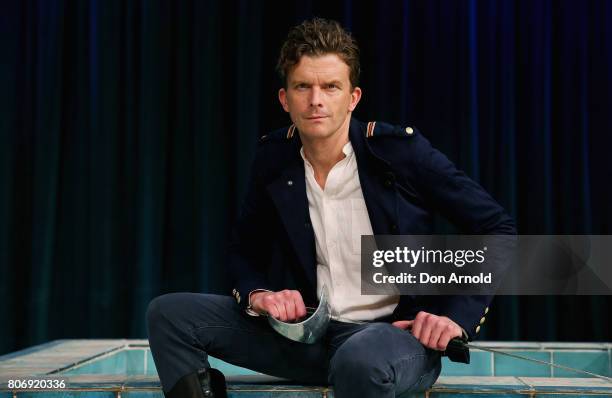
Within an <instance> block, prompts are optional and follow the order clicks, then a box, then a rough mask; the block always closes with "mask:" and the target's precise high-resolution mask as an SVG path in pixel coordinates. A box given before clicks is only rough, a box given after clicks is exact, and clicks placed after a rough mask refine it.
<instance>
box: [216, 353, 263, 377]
mask: <svg viewBox="0 0 612 398" xmlns="http://www.w3.org/2000/svg"><path fill="white" fill-rule="evenodd" d="M208 363H210V366H211V367H213V368H216V369H219V370H220V371H221V372H223V374H224V375H226V376H232V375H257V374H260V373H258V372H255V371H253V370H250V369H247V368H242V367H240V366H236V365H232V364H231V363H227V362H224V361H222V360H220V359H217V358H214V357H210V356H209V357H208Z"/></svg>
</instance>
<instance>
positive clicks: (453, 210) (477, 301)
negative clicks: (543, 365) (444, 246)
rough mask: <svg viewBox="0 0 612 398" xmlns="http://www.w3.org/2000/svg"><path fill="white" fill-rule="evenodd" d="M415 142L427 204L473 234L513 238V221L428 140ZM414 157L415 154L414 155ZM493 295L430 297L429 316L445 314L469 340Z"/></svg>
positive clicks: (476, 330)
mask: <svg viewBox="0 0 612 398" xmlns="http://www.w3.org/2000/svg"><path fill="white" fill-rule="evenodd" d="M415 139H416V140H417V141H416V151H417V153H418V155H417V156H415V157H416V159H418V164H417V165H416V170H417V184H418V186H419V191H420V192H421V193H422V195H423V197H424V199H425V200H426V201H427V203H428V205H430V206H432V208H433V209H434V210H435V211H437V212H439V213H440V214H441V215H443V216H444V217H446V218H447V219H448V220H449V221H451V222H452V223H453V224H455V225H456V226H457V227H458V228H459V229H460V230H461V232H462V233H467V234H473V235H487V234H491V235H516V226H515V223H514V221H513V219H512V218H511V217H510V216H509V215H508V214H507V213H506V211H505V210H504V209H503V208H502V207H501V206H500V205H499V204H498V203H497V202H496V201H495V200H494V199H493V198H492V197H491V195H489V194H488V193H487V192H486V191H485V190H484V189H483V188H482V187H481V186H480V185H479V184H478V183H476V182H475V181H473V180H472V179H470V178H469V177H468V176H467V175H466V174H465V173H464V172H463V171H461V170H458V169H457V168H456V167H455V165H454V164H453V163H452V162H451V161H450V160H449V159H448V158H447V157H446V156H445V155H444V154H442V153H441V152H440V151H438V150H436V149H435V148H433V147H432V146H431V144H430V143H429V141H428V140H427V139H426V138H424V137H423V136H422V135H420V134H418V135H417V136H416V137H415ZM415 155H416V154H415ZM492 299H493V296H490V295H489V296H487V295H480V296H477V295H474V296H468V295H465V296H430V297H429V299H428V300H426V306H429V308H430V310H431V312H432V313H437V314H440V315H446V316H448V317H449V318H450V319H452V320H454V321H455V322H456V323H458V324H459V325H460V326H461V327H462V328H463V329H464V330H465V331H466V332H467V334H468V337H469V338H470V339H473V338H475V337H476V335H477V334H478V332H479V331H480V326H481V325H482V324H483V323H484V321H485V315H486V314H487V312H488V311H489V308H488V305H489V303H490V302H491V300H492Z"/></svg>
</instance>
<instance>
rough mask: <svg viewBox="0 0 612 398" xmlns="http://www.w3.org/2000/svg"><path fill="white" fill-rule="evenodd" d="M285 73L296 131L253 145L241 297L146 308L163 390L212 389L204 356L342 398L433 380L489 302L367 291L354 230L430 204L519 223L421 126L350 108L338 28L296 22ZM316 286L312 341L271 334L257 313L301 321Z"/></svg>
mask: <svg viewBox="0 0 612 398" xmlns="http://www.w3.org/2000/svg"><path fill="white" fill-rule="evenodd" d="M278 69H279V72H280V75H281V77H282V79H283V82H284V87H283V88H281V89H280V91H279V95H278V96H279V100H280V103H281V105H282V107H283V109H284V110H285V111H286V112H288V113H289V115H290V117H291V120H292V122H293V124H292V125H291V126H290V127H288V128H284V129H281V130H278V131H275V132H273V133H271V134H268V135H267V136H264V137H262V139H261V142H260V145H259V148H258V150H257V154H256V159H255V162H254V166H253V176H252V179H251V182H250V186H249V190H248V193H247V197H246V200H245V204H244V207H243V211H242V214H241V216H240V217H239V219H238V221H237V224H236V227H235V229H234V233H233V236H232V240H231V243H230V248H229V265H230V267H231V270H232V273H233V275H234V278H235V283H236V287H235V289H234V290H233V295H234V298H235V301H234V300H233V299H231V298H229V297H225V296H215V295H205V294H192V293H177V294H170V295H165V296H162V297H158V298H156V299H155V300H154V301H153V302H152V303H151V304H150V306H149V310H148V314H147V319H148V328H149V340H150V344H151V350H152V353H153V357H154V359H155V363H156V365H157V370H158V372H159V375H160V379H161V382H162V386H163V390H164V393H165V394H166V396H167V397H179V396H181V397H184V396H190V397H202V396H204V395H203V393H202V388H203V389H204V390H205V391H206V393H216V394H217V396H220V394H222V392H221V391H220V390H222V389H223V388H222V382H221V383H220V387H216V386H214V384H215V383H216V382H217V380H220V376H219V375H218V373H216V372H215V371H214V370H211V369H209V368H210V366H209V363H208V361H207V355H209V354H210V355H213V356H215V357H217V358H221V359H223V360H225V361H227V362H230V363H233V364H236V365H239V366H243V367H247V368H250V369H253V370H256V371H259V372H263V373H267V374H270V375H274V376H279V377H285V378H289V379H293V380H297V381H300V382H312V383H323V384H325V383H329V384H332V385H333V387H334V393H335V396H337V397H340V398H343V397H357V396H359V397H393V396H395V395H399V394H401V393H404V392H407V391H417V390H423V389H426V388H429V387H430V386H431V385H432V384H433V383H434V382H435V380H436V379H437V377H438V375H439V373H440V356H441V352H442V351H444V350H445V349H446V346H447V344H448V342H449V341H450V340H451V339H452V338H454V337H459V336H462V335H465V337H468V338H474V337H475V336H476V334H477V333H478V332H479V330H480V325H481V324H482V323H483V322H484V319H485V317H484V316H485V314H486V313H487V312H488V307H487V305H488V304H489V302H490V300H491V297H489V296H452V297H449V296H435V297H434V296H431V297H429V296H401V297H400V296H398V295H394V294H389V295H376V296H365V295H361V294H360V271H359V270H360V237H361V235H371V234H421V235H423V234H430V233H432V232H433V230H432V213H433V211H439V212H441V213H442V214H443V215H445V216H446V217H447V218H449V219H450V220H451V221H452V222H454V223H455V224H457V225H458V226H459V227H460V228H461V229H462V230H464V231H465V232H468V233H471V234H514V233H515V228H514V224H513V222H512V220H511V219H510V217H508V216H507V215H506V213H505V212H504V211H503V209H502V208H501V207H500V206H499V205H498V204H497V203H496V202H495V201H494V200H493V199H492V198H491V197H490V196H489V195H488V194H487V193H486V192H485V191H484V190H483V189H482V188H481V187H480V186H479V185H477V184H476V183H475V182H473V181H472V180H470V179H469V178H467V177H466V176H465V175H464V174H463V173H462V172H460V171H458V170H457V169H456V168H455V167H454V166H453V164H452V163H450V162H449V161H448V159H447V158H446V157H444V155H442V154H441V153H440V152H438V151H437V150H435V149H433V148H432V147H431V145H430V144H429V142H428V141H427V140H426V139H425V138H423V137H422V136H421V135H420V134H419V132H418V131H417V130H416V129H414V128H412V127H406V128H402V127H394V126H390V125H388V124H385V123H382V122H378V123H373V122H371V123H367V124H365V123H361V122H359V121H357V120H356V119H354V118H352V117H351V115H352V112H353V110H355V108H356V107H357V104H358V103H359V100H360V98H361V94H362V92H361V89H360V88H359V87H358V78H359V56H358V48H357V45H356V43H355V41H354V40H353V39H352V37H351V36H350V35H349V34H348V33H347V32H345V31H344V30H343V29H342V28H341V27H340V26H339V25H338V24H337V23H336V22H332V21H326V20H322V19H314V20H312V21H306V22H304V23H302V24H301V25H299V26H297V27H295V28H293V29H292V30H291V31H290V33H289V36H288V38H287V40H286V42H285V43H284V45H283V47H282V49H281V54H280V58H279V62H278ZM323 286H327V287H328V288H329V293H330V306H331V313H332V321H331V323H330V325H329V328H328V330H327V333H326V335H325V337H324V338H323V339H322V340H321V341H319V342H317V343H315V344H313V345H307V344H300V343H296V342H293V341H291V340H288V339H286V338H284V337H282V336H280V335H279V334H276V333H275V332H273V331H272V329H271V328H270V327H269V326H268V323H267V320H266V318H265V317H264V316H260V315H262V314H267V315H268V316H272V317H274V318H277V319H280V320H282V321H292V320H296V319H299V318H301V317H303V316H304V315H305V314H306V309H305V307H306V306H307V305H312V306H316V304H317V297H318V295H317V293H318V292H319V293H320V291H321V289H322V287H323ZM211 383H212V384H213V386H212V390H213V391H210V390H211ZM201 385H203V386H204V387H200V386H201ZM215 389H217V391H214V390H215Z"/></svg>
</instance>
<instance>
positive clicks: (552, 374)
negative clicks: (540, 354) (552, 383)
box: [548, 350, 555, 377]
mask: <svg viewBox="0 0 612 398" xmlns="http://www.w3.org/2000/svg"><path fill="white" fill-rule="evenodd" d="M548 354H549V355H548V362H550V363H551V364H552V363H553V357H554V354H553V350H550V351H548ZM548 367H549V368H550V377H555V367H554V366H552V365H548Z"/></svg>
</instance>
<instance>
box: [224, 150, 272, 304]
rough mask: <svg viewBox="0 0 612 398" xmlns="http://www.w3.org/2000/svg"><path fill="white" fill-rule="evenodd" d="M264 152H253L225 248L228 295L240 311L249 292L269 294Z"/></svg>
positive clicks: (268, 202)
mask: <svg viewBox="0 0 612 398" xmlns="http://www.w3.org/2000/svg"><path fill="white" fill-rule="evenodd" d="M264 151H265V148H264V146H263V145H260V146H259V147H258V149H257V152H256V155H255V160H254V161H253V164H252V167H251V177H250V180H249V184H248V188H247V193H246V196H245V199H244V201H243V204H242V208H241V211H240V214H239V216H238V218H237V220H236V222H235V224H234V227H233V229H232V233H231V237H230V241H229V245H228V261H229V270H230V274H231V277H232V281H233V284H234V289H233V291H232V293H233V295H234V298H235V299H236V301H237V302H238V304H239V305H240V306H241V307H242V308H243V309H246V307H247V306H248V304H249V303H248V301H249V293H250V292H252V291H253V290H257V289H263V290H271V289H270V286H269V282H268V279H267V277H266V272H265V265H266V264H267V261H268V259H267V257H266V255H267V254H268V253H269V250H268V249H269V246H270V242H269V239H270V237H269V236H268V234H266V233H265V228H266V227H265V226H266V220H269V219H270V217H271V216H272V214H271V203H270V201H269V200H268V199H267V196H266V192H265V185H264V175H265V170H264V162H263V160H264V159H265V154H264Z"/></svg>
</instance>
